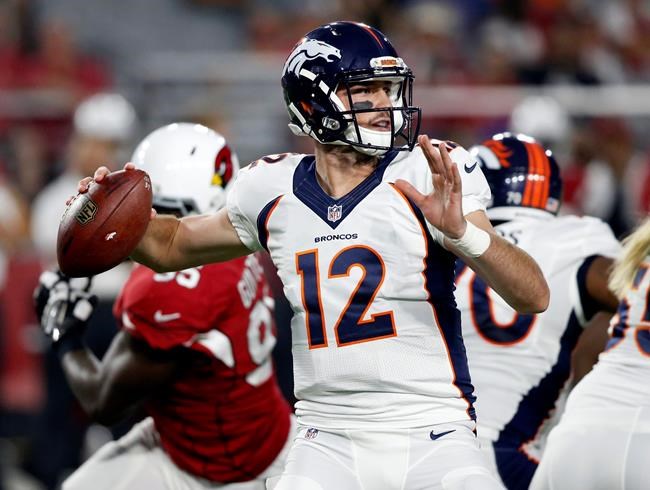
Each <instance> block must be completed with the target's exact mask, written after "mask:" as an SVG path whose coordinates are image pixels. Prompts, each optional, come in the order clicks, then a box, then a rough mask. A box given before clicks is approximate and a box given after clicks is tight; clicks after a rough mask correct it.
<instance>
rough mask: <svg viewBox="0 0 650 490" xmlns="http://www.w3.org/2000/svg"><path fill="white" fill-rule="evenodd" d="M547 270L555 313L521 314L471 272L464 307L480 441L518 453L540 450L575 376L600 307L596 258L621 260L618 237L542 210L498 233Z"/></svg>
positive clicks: (462, 292)
mask: <svg viewBox="0 0 650 490" xmlns="http://www.w3.org/2000/svg"><path fill="white" fill-rule="evenodd" d="M495 229H496V230H497V232H498V233H499V234H500V235H502V236H503V237H504V238H506V239H507V240H510V241H511V242H512V243H515V244H516V245H518V246H519V247H521V248H522V249H524V250H525V251H526V252H528V254H530V255H531V256H532V257H533V258H534V259H535V260H536V261H537V263H538V264H539V266H540V268H541V270H542V272H543V274H544V277H545V278H546V281H547V282H548V284H549V288H550V291H551V297H550V304H549V307H548V309H547V310H546V311H545V312H544V313H541V314H538V315H527V314H519V313H517V312H515V311H514V310H513V309H512V308H510V307H509V306H508V305H507V304H506V302H505V301H504V300H503V299H502V298H501V297H500V296H499V295H498V294H496V293H495V292H494V291H492V290H491V289H490V288H488V287H487V285H486V284H485V282H484V281H483V280H482V279H481V278H479V277H477V276H476V274H474V272H473V271H472V270H471V269H469V268H468V267H465V266H462V264H461V263H460V261H459V267H458V271H457V278H456V287H457V289H456V299H457V302H458V308H459V309H460V311H461V314H462V325H463V337H464V339H465V346H466V348H467V356H468V358H469V366H470V372H471V375H472V381H473V383H474V387H475V389H476V396H477V401H476V411H477V417H478V427H477V429H478V435H479V437H480V438H483V439H487V440H489V441H492V442H495V443H504V444H509V445H511V446H512V445H514V446H519V445H524V444H526V443H529V442H530V443H533V442H534V440H535V437H536V436H537V435H538V433H539V432H540V428H541V426H542V424H543V423H544V422H545V421H546V419H547V418H548V417H549V415H550V413H551V411H552V410H553V409H554V407H555V404H556V401H557V400H558V398H559V396H560V394H561V392H562V389H563V388H564V385H565V383H566V381H567V380H568V378H569V375H570V361H571V352H572V350H573V348H574V347H575V344H576V342H577V340H578V337H579V335H580V333H581V331H582V327H583V326H584V324H585V322H586V319H588V318H589V317H590V316H591V315H592V314H593V313H595V311H597V305H594V304H591V301H590V299H589V295H588V294H587V293H586V272H587V270H588V265H589V264H590V262H591V259H590V257H593V256H597V255H601V256H605V257H616V256H617V255H618V253H619V251H620V245H619V243H618V241H617V240H616V238H615V237H614V235H613V234H612V231H611V229H610V228H609V226H607V225H606V224H605V223H603V222H602V221H600V220H598V219H596V218H590V217H582V218H580V217H576V216H562V217H555V216H553V215H551V214H549V213H546V212H544V211H537V210H534V211H532V212H528V213H526V214H525V215H524V216H520V217H518V218H517V219H513V220H512V221H507V222H505V223H503V224H500V225H498V226H496V228H495Z"/></svg>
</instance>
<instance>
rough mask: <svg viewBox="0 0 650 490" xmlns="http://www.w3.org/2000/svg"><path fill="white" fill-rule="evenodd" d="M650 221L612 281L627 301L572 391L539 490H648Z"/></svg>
mask: <svg viewBox="0 0 650 490" xmlns="http://www.w3.org/2000/svg"><path fill="white" fill-rule="evenodd" d="M649 270H650V221H648V220H646V221H645V222H644V223H643V224H642V225H641V226H639V228H638V229H637V230H636V231H635V232H634V233H632V235H630V236H629V237H628V238H627V239H625V240H624V241H623V252H622V254H621V256H620V259H619V260H618V261H617V262H616V263H615V266H614V270H613V272H612V274H611V278H610V281H609V284H610V287H611V289H612V291H615V292H616V295H617V296H618V297H619V298H620V300H621V302H620V305H619V307H618V310H617V312H616V315H614V317H613V318H612V321H611V328H610V339H609V342H608V344H607V348H606V349H605V351H604V352H603V353H602V354H601V355H600V357H599V360H598V362H597V363H596V365H595V366H594V368H593V370H592V371H591V372H590V373H589V374H587V375H586V376H585V377H584V378H583V379H582V381H580V383H578V385H577V386H576V387H575V388H574V389H573V391H571V394H570V395H569V398H568V400H567V403H566V409H565V411H564V414H563V415H562V419H561V420H560V423H559V424H558V425H557V426H556V427H555V428H554V429H553V430H552V431H551V433H550V435H549V437H548V444H547V447H546V450H545V451H544V456H543V457H542V461H541V463H540V465H539V468H538V469H537V472H536V473H535V476H534V478H533V481H532V483H531V486H530V488H531V489H532V490H552V489H559V488H607V489H612V490H614V489H617V490H618V489H621V490H622V489H637V488H647V487H648V467H650V383H649V382H648V380H650V317H649V316H648V298H649V297H650V274H648V271H649Z"/></svg>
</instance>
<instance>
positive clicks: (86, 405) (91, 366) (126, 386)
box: [61, 331, 178, 425]
mask: <svg viewBox="0 0 650 490" xmlns="http://www.w3.org/2000/svg"><path fill="white" fill-rule="evenodd" d="M61 364H62V366H63V371H64V373H65V376H66V378H67V380H68V384H69V385H70V388H71V389H72V391H73V393H74V394H75V396H76V397H77V399H78V400H79V402H80V403H81V405H82V407H83V409H84V410H85V411H86V412H87V413H88V415H90V416H91V417H92V418H93V419H94V420H96V421H98V422H100V423H102V424H105V425H110V424H113V423H115V422H117V421H119V420H120V419H121V418H122V417H123V416H124V415H125V414H126V412H128V411H129V409H131V408H134V407H135V406H136V405H138V404H139V403H140V402H142V401H144V399H145V398H147V397H148V396H149V395H151V394H152V393H153V392H154V391H155V390H156V389H158V388H160V387H161V386H163V385H165V384H166V383H168V382H169V381H170V379H171V378H172V376H173V375H174V373H175V370H176V367H177V364H178V358H177V357H176V356H175V355H174V353H173V352H171V351H159V350H154V349H152V348H151V347H149V346H148V345H147V344H145V343H144V342H142V341H140V340H137V339H135V338H133V337H132V336H131V335H129V334H128V333H126V332H123V331H122V332H119V333H118V334H117V335H116V336H115V338H114V339H113V342H112V343H111V346H110V347H109V349H108V352H106V355H105V356H104V358H103V359H102V360H101V361H99V360H98V359H97V358H96V357H95V356H94V354H93V353H92V352H91V351H90V350H89V349H88V348H85V349H79V350H73V351H70V352H68V353H66V354H65V355H64V357H63V359H62V362H61Z"/></svg>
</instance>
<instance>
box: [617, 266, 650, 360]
mask: <svg viewBox="0 0 650 490" xmlns="http://www.w3.org/2000/svg"><path fill="white" fill-rule="evenodd" d="M647 272H648V266H647V265H641V266H640V267H639V270H638V271H637V272H636V275H635V276H634V281H633V282H632V288H631V290H630V292H629V293H628V296H627V297H626V298H624V299H623V300H622V301H621V303H620V304H619V306H618V311H617V312H616V319H617V320H618V321H617V322H616V324H615V325H614V327H613V333H612V337H613V342H610V343H609V344H608V349H611V348H612V347H614V346H616V345H617V344H618V342H620V341H621V340H622V339H623V338H624V337H625V335H626V331H627V329H628V328H629V327H630V324H632V325H636V326H637V327H636V328H635V329H634V330H635V332H634V338H635V340H636V343H637V346H638V347H639V351H641V353H642V354H644V355H646V356H650V311H648V310H649V308H648V305H649V304H650V283H646V284H644V285H643V288H644V289H645V296H644V297H645V302H644V304H643V306H642V307H641V308H640V309H637V308H634V309H633V308H632V307H631V304H632V305H634V304H638V303H636V302H635V301H634V299H633V298H631V296H632V295H635V296H636V294H637V292H638V291H639V287H641V283H642V282H643V280H644V279H645V276H646V274H647ZM639 325H642V326H639ZM617 340H618V341H617Z"/></svg>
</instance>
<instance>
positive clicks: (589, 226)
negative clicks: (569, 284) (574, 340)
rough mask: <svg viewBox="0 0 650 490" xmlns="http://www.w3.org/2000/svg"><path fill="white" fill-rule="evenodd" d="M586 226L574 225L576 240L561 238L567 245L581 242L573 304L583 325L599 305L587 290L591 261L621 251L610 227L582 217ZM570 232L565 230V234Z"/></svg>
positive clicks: (596, 220) (611, 256) (613, 256)
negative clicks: (580, 257) (580, 260)
mask: <svg viewBox="0 0 650 490" xmlns="http://www.w3.org/2000/svg"><path fill="white" fill-rule="evenodd" d="M583 220H584V221H585V223H586V226H583V227H579V226H578V227H574V230H575V233H576V234H579V236H576V241H573V242H572V241H571V240H570V237H567V236H566V234H565V235H563V238H564V239H566V240H567V242H566V243H568V244H569V245H570V244H571V243H574V245H578V244H581V246H579V247H578V248H580V249H581V250H580V252H581V256H582V257H584V258H583V259H582V262H581V263H580V264H579V265H578V267H577V269H576V273H575V276H574V288H575V289H574V291H575V293H574V294H573V296H574V304H575V311H576V314H577V317H578V320H579V321H580V323H581V324H582V325H583V326H584V325H585V324H586V323H587V322H588V321H589V320H590V319H591V318H592V317H593V316H594V315H595V314H596V313H597V312H598V311H600V310H601V305H600V304H599V303H598V302H597V301H595V300H594V299H593V298H592V297H591V296H590V295H589V292H588V291H587V273H588V272H589V267H590V266H591V264H592V262H593V261H594V260H595V259H597V258H598V257H608V258H612V259H616V258H617V257H618V256H619V254H620V251H621V245H620V243H619V242H618V240H617V239H616V237H615V236H614V233H612V230H611V228H610V227H609V226H608V225H607V224H605V223H604V222H602V221H600V220H599V219H595V218H583ZM568 233H570V232H567V234H568ZM572 289H573V288H572Z"/></svg>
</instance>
